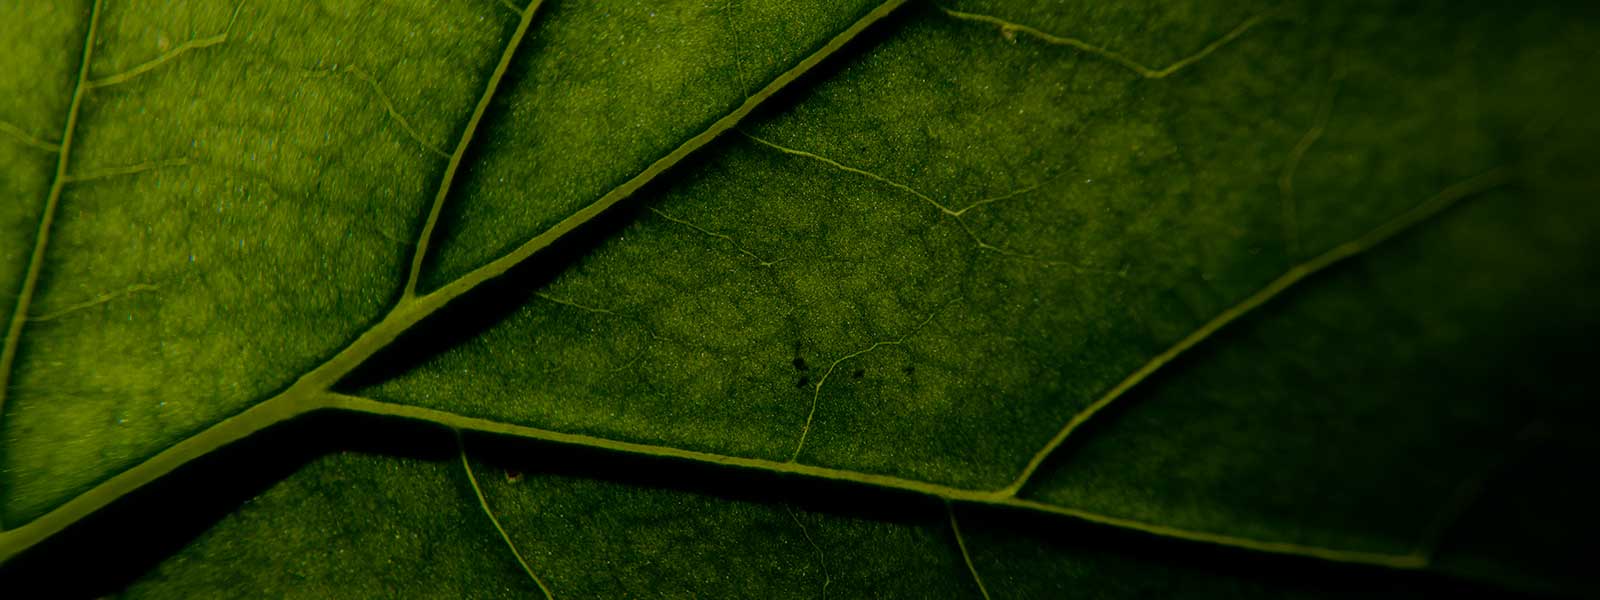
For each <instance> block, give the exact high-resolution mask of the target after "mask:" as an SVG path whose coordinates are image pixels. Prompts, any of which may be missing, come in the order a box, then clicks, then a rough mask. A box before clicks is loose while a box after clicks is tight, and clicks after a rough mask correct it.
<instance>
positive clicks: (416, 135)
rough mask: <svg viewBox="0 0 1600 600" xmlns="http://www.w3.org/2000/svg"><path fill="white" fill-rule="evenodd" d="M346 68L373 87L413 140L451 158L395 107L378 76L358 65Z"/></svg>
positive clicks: (393, 117)
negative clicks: (380, 83)
mask: <svg viewBox="0 0 1600 600" xmlns="http://www.w3.org/2000/svg"><path fill="white" fill-rule="evenodd" d="M345 70H346V71H348V72H349V73H350V74H351V75H353V76H355V78H356V79H360V80H361V81H363V82H365V83H366V84H367V85H368V86H369V87H371V88H372V92H373V93H374V94H376V95H377V96H378V100H379V101H381V102H383V110H385V111H388V113H389V118H391V119H394V121H395V123H398V124H400V129H402V130H404V131H405V132H406V135H408V136H411V139H412V141H415V142H416V143H417V144H418V145H420V146H422V147H423V148H425V149H427V151H429V152H432V153H434V154H437V155H439V156H442V157H445V158H450V154H449V153H447V152H445V151H443V150H440V149H439V147H438V146H435V145H433V144H432V143H431V142H429V141H428V140H427V138H425V137H423V135H422V132H420V131H417V128H416V127H413V126H412V125H411V122H410V121H408V120H406V117H405V115H402V114H400V109H398V108H395V106H394V101H393V100H390V99H389V95H388V94H385V93H384V92H383V86H380V85H378V80H377V79H376V78H374V77H373V76H372V75H369V74H368V73H367V72H366V71H363V70H361V68H360V67H356V66H354V65H351V66H349V67H346V68H345Z"/></svg>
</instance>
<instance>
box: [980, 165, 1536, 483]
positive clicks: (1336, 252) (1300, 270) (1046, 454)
mask: <svg viewBox="0 0 1600 600" xmlns="http://www.w3.org/2000/svg"><path fill="white" fill-rule="evenodd" d="M1510 176H1511V172H1510V170H1508V169H1506V168H1496V169H1492V170H1489V171H1487V172H1484V173H1481V174H1479V175H1476V176H1474V177H1471V178H1469V179H1466V180H1464V181H1461V182H1458V183H1455V184H1453V185H1451V186H1449V187H1447V188H1445V189H1444V190H1443V191H1440V192H1439V193H1438V194H1436V195H1434V196H1433V197H1432V198H1429V199H1428V200H1426V201H1424V202H1422V203H1421V204H1418V205H1417V206H1414V207H1412V208H1411V209H1410V210H1407V211H1405V212H1403V213H1401V214H1400V215H1399V216H1396V217H1394V218H1393V219H1390V220H1389V221H1386V222H1384V223H1383V224H1381V225H1379V226H1377V227H1375V228H1373V229H1372V230H1371V231H1368V232H1367V233H1366V234H1364V235H1362V236H1361V237H1358V238H1356V239H1353V240H1350V241H1348V242H1345V243H1343V244H1339V245H1338V246H1334V247H1333V248H1331V249H1329V250H1328V251H1326V252H1323V253H1322V254H1320V255H1318V256H1316V257H1314V258H1312V259H1310V260H1307V261H1305V262H1302V263H1300V264H1297V265H1295V266H1293V267H1291V268H1290V269H1289V270H1288V271H1286V272H1284V274H1283V275H1280V276H1278V278H1277V279H1273V280H1272V281H1271V282H1269V283H1267V285H1266V286H1265V287H1262V288H1261V289H1259V290H1257V291H1256V292H1255V293H1253V294H1251V295H1249V296H1247V297H1245V299H1244V300H1241V301H1239V303H1238V304H1235V305H1233V306H1230V307H1228V308H1227V309H1226V310H1223V311H1222V312H1221V313H1218V314H1217V316H1215V317H1212V318H1211V320H1210V321H1206V322H1205V323H1204V324H1203V325H1201V326H1200V327H1199V328H1198V329H1195V330H1194V331H1192V332H1190V333H1189V335H1186V336H1184V337H1183V339H1180V340H1178V342H1177V343H1175V344H1173V345H1172V346H1171V347H1169V348H1167V349H1166V350H1164V351H1162V352H1161V353H1160V354H1157V355H1155V356H1154V357H1152V358H1151V359H1150V360H1149V361H1147V362H1145V364H1144V365H1142V366H1140V367H1139V368H1138V369H1137V370H1135V371H1134V372H1133V373H1131V374H1129V375H1128V376H1127V377H1125V378H1123V379H1122V381H1120V382H1118V383H1117V384H1116V385H1115V386H1112V388H1111V389H1110V390H1108V391H1106V393H1105V394H1103V395H1101V396H1100V397H1099V398H1098V399H1096V400H1095V401H1094V402H1093V403H1091V404H1089V406H1087V407H1085V408H1084V409H1083V410H1081V411H1079V412H1078V413H1077V414H1075V415H1073V416H1072V418H1071V419H1069V420H1068V421H1067V423H1066V425H1063V426H1062V427H1061V430H1060V431H1058V432H1056V434H1055V436H1054V437H1052V438H1051V439H1050V441H1049V442H1047V443H1046V444H1045V445H1044V447H1043V448H1040V449H1039V451H1038V452H1036V453H1035V454H1034V456H1033V458H1032V459H1030V460H1029V461H1028V464H1027V466H1025V467H1023V469H1022V472H1021V473H1019V474H1018V475H1017V477H1016V479H1015V480H1013V481H1012V482H1011V484H1010V485H1008V486H1006V487H1005V488H1004V489H1003V490H1002V491H1003V492H1004V493H1006V494H1007V495H1010V496H1016V495H1017V493H1018V492H1020V491H1021V490H1022V486H1024V485H1027V483H1028V480H1029V479H1030V478H1032V477H1033V474H1034V473H1035V472H1036V471H1038V470H1039V467H1040V466H1042V465H1044V462H1045V460H1047V459H1048V458H1050V455H1051V454H1052V453H1054V452H1055V450H1056V448H1059V447H1061V444H1062V443H1063V442H1066V440H1067V438H1068V437H1069V436H1071V435H1072V433H1073V432H1075V431H1077V430H1078V428H1079V427H1081V426H1083V424H1084V423H1086V422H1088V421H1089V419H1091V418H1093V417H1094V416H1095V414H1097V413H1099V412H1100V411H1101V410H1103V409H1105V408H1106V407H1107V406H1110V405H1111V404H1112V403H1114V402H1116V401H1117V399H1119V398H1122V397H1123V396H1124V395H1126V394H1127V392H1128V391H1129V390H1131V389H1133V388H1134V387H1135V386H1137V385H1139V384H1140V383H1141V382H1143V381H1144V380H1146V379H1149V378H1150V376H1151V375H1154V374H1155V373H1156V372H1157V371H1160V370H1161V368H1162V367H1164V366H1166V365H1167V364H1168V363H1170V362H1172V361H1173V359H1176V358H1177V357H1178V356H1179V355H1182V354H1183V353H1184V352H1187V351H1188V350H1189V349H1190V348H1193V347H1195V346H1196V345H1199V344H1200V343H1201V342H1203V341H1205V340H1207V339H1209V338H1210V337H1211V336H1212V335H1213V334H1215V333H1216V332H1217V331H1219V330H1221V329H1222V328H1224V327H1227V326H1228V325H1229V324H1230V323H1233V322H1234V321H1237V320H1239V318H1241V317H1243V316H1245V315H1247V314H1250V313H1251V312H1254V311H1255V309H1257V308H1260V307H1261V306H1262V305H1264V304H1266V303H1267V302H1269V301H1271V300H1272V299H1273V298H1277V297H1278V296H1280V295H1282V294H1283V292H1284V291H1286V290H1288V289H1289V288H1291V287H1293V286H1294V285H1295V284H1297V283H1299V282H1301V281H1303V280H1305V279H1306V278H1307V277H1310V276H1311V275H1314V274H1316V273H1318V272H1321V271H1323V270H1324V269H1327V268H1328V267H1331V266H1333V265H1335V264H1338V263H1340V262H1343V261H1345V260H1347V259H1349V258H1351V257H1354V256H1356V255H1359V254H1361V253H1363V252H1366V251H1368V250H1371V249H1372V248H1374V247H1376V246H1378V245H1379V244H1382V243H1383V242H1386V241H1388V240H1390V239H1392V238H1394V237H1395V236H1396V235H1399V234H1400V233H1402V232H1404V231H1406V230H1407V229H1410V228H1412V227H1414V226H1416V225H1417V224H1419V223H1422V222H1423V221H1426V220H1428V219H1429V218H1430V217H1433V216H1435V215H1437V214H1439V213H1440V212H1443V211H1444V210H1445V209H1447V208H1450V207H1451V206H1453V205H1455V204H1456V203H1457V202H1459V201H1460V200H1461V199H1463V198H1467V197H1469V196H1472V195H1474V194H1477V193H1479V192H1483V191H1485V190H1488V189H1491V188H1494V187H1497V186H1499V185H1502V184H1504V183H1505V182H1506V181H1508V180H1509V179H1510Z"/></svg>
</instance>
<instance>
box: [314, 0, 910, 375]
mask: <svg viewBox="0 0 1600 600" xmlns="http://www.w3.org/2000/svg"><path fill="white" fill-rule="evenodd" d="M930 10H933V9H932V8H931V7H917V6H910V7H905V8H903V9H901V10H899V11H897V12H895V13H894V14H892V15H890V16H888V17H886V18H884V19H883V20H882V21H879V22H877V23H875V24H874V25H873V26H872V27H869V28H868V29H867V30H865V31H863V32H862V33H861V34H860V35H858V36H857V37H856V38H855V39H853V40H851V41H850V43H848V44H847V45H845V47H843V48H841V49H840V50H839V51H837V52H835V53H834V54H833V55H832V56H830V57H829V58H828V59H827V60H824V61H822V62H821V63H820V64H818V65H817V66H816V67H813V68H812V69H811V70H810V71H809V72H807V73H806V74H804V75H802V76H801V77H800V78H799V79H797V80H795V81H794V82H793V83H791V84H790V85H788V86H787V87H785V88H784V89H783V90H781V91H780V92H778V93H777V94H774V95H773V96H772V97H771V98H769V99H767V100H766V101H765V102H764V103H763V104H762V105H761V107H759V108H757V109H756V110H755V111H753V112H752V113H751V114H750V115H748V116H747V117H746V118H745V119H744V120H743V121H742V122H741V123H752V122H758V121H761V120H764V119H767V118H770V117H772V116H774V115H778V114H782V113H784V112H786V111H788V110H790V109H791V108H793V107H794V106H795V105H796V104H797V103H799V102H800V101H801V100H803V99H804V98H805V96H806V95H807V94H809V93H810V90H811V88H812V86H814V85H816V84H817V83H818V82H821V81H827V80H828V79H830V78H833V77H834V76H835V75H837V74H838V73H839V71H840V70H841V69H843V68H845V67H846V66H847V65H848V64H849V62H850V57H851V56H853V55H855V54H858V53H860V52H861V51H862V50H863V49H866V48H871V47H873V46H876V45H878V44H879V43H881V42H883V41H884V40H886V39H889V38H890V37H892V36H893V35H894V34H895V32H896V31H897V30H899V29H900V28H901V27H903V26H904V24H905V23H906V22H907V21H908V20H909V19H913V18H918V17H919V16H925V13H926V11H930ZM523 76H524V75H523V74H520V73H518V72H517V71H515V70H513V71H512V72H508V73H507V74H506V79H505V80H504V81H503V82H502V83H501V85H502V86H512V85H516V84H517V81H518V80H519V78H520V77H523ZM504 110H505V109H504V107H501V106H498V105H491V106H490V108H489V111H488V112H487V113H486V114H485V115H484V123H485V124H486V125H488V124H492V123H493V121H494V119H497V118H502V117H501V116H500V113H501V112H503V111H504ZM707 125H708V126H709V123H708V124H707ZM738 130H739V127H738V126H735V127H734V128H733V129H732V130H729V131H726V132H724V133H723V134H722V135H721V136H719V137H718V138H717V139H715V140H712V141H711V142H709V143H707V144H706V145H705V146H703V147H701V148H700V149H699V150H697V151H695V152H694V153H692V154H690V155H689V156H688V157H686V158H684V159H683V160H682V161H680V162H679V163H677V164H676V165H673V166H672V167H671V168H670V169H668V170H666V171H664V172H662V173H661V174H660V175H658V176H657V177H655V178H654V179H653V180H651V181H650V182H649V183H648V184H646V185H645V186H644V187H642V188H640V189H639V190H638V191H637V192H635V193H634V194H633V195H632V196H630V197H628V198H625V199H623V200H622V201H621V202H618V203H617V204H616V205H615V206H613V207H611V209H609V210H607V211H605V212H604V213H601V214H600V216H598V217H595V218H594V219H592V220H590V221H588V222H587V223H584V224H583V225H581V226H579V227H578V228H576V229H574V230H572V231H571V232H569V233H567V235H565V236H562V237H561V238H560V239H559V240H557V241H556V242H555V243H553V244H552V245H550V246H549V247H547V248H545V249H543V250H541V251H539V252H538V253H536V254H534V255H533V256H531V257H529V258H528V259H527V260H525V261H523V262H522V263H521V264H519V265H517V266H516V267H513V268H512V269H511V270H509V271H506V272H505V273H504V274H503V275H501V276H499V277H496V278H494V279H491V280H489V281H486V282H484V283H483V284H481V285H479V286H478V287H477V288H476V289H474V290H472V291H471V292H468V293H467V294H465V295H463V296H462V297H460V298H457V299H456V300H455V301H454V302H452V303H450V304H449V305H447V306H445V307H444V308H442V309H440V310H439V311H438V312H437V313H435V314H433V315H432V316H430V317H428V318H427V319H425V320H423V321H422V322H421V323H418V324H417V325H416V326H414V327H412V328H411V329H410V330H409V331H407V332H406V333H405V334H403V335H402V336H401V337H400V339H398V340H396V341H395V342H394V343H393V344H390V345H389V346H388V347H387V348H385V349H384V350H383V351H381V352H379V353H378V354H377V355H376V356H374V357H373V358H372V359H369V360H368V361H367V362H366V363H365V364H364V365H363V366H362V367H361V368H358V369H357V370H356V371H354V372H352V373H351V374H350V375H349V376H347V377H346V378H345V379H344V381H342V382H341V383H340V384H339V386H338V389H340V390H342V391H354V390H359V389H362V388H364V387H367V386H371V385H375V384H378V383H381V382H383V381H385V380H387V379H389V378H391V377H393V376H395V375H397V374H400V373H404V372H406V371H409V370H411V369H414V368H416V367H417V366H418V365H420V364H422V363H424V362H426V361H427V360H428V359H430V358H432V357H433V356H436V355H438V354H440V353H442V352H444V351H447V350H449V349H450V348H453V347H455V346H457V345H459V344H461V343H464V342H466V341H467V340H470V339H472V338H473V337H476V336H477V335H479V334H481V333H482V332H483V331H485V330H487V329H488V328H490V327H493V326H494V325H495V324H496V323H499V322H500V321H502V320H504V319H506V318H507V317H508V316H510V315H511V314H512V313H513V312H515V311H516V310H517V309H518V308H519V307H522V306H524V305H526V304H528V303H530V302H532V301H533V300H534V294H535V293H536V292H538V291H539V290H541V289H543V288H545V287H546V286H548V285H549V284H550V282H551V281H553V280H554V279H555V278H556V277H558V276H560V275H561V273H563V272H565V271H567V270H568V269H571V268H572V267H573V266H575V265H577V264H580V263H581V262H582V261H583V260H584V259H585V258H586V257H588V256H589V255H590V254H592V253H593V252H594V250H595V249H596V248H598V247H600V246H601V245H603V244H605V243H606V242H608V241H609V240H611V239H614V238H615V237H616V236H617V235H618V234H619V233H621V232H622V231H623V230H624V229H626V228H627V227H628V226H629V225H632V224H633V223H634V222H635V221H636V220H638V218H639V216H640V215H641V214H643V213H644V212H645V211H646V210H647V207H649V206H650V205H651V204H652V203H654V202H656V201H657V199H658V198H659V197H660V196H661V195H662V194H663V193H665V192H666V191H668V190H670V189H672V188H673V187H674V186H676V185H678V184H679V183H680V182H682V181H683V180H684V179H686V178H688V177H692V174H693V173H695V172H697V171H699V170H700V169H701V168H702V167H704V166H705V165H707V164H709V163H711V162H713V161H715V160H716V159H717V157H718V156H719V155H721V154H722V152H723V150H724V149H725V148H727V147H728V145H729V144H741V143H747V142H746V141H745V140H744V139H742V136H740V135H739V133H738ZM481 151H482V150H481V149H479V148H478V147H477V146H474V147H472V148H469V149H468V151H467V155H466V156H465V158H464V160H463V164H464V165H465V164H471V161H473V160H474V158H475V157H476V156H477V153H478V152H481ZM619 183H621V182H619ZM452 210H456V209H455V208H452V205H450V204H449V203H448V202H447V203H446V205H445V207H444V212H443V213H442V214H441V216H440V219H439V222H438V224H437V225H436V229H435V231H434V240H436V241H437V240H446V239H449V237H450V233H449V231H448V229H449V227H451V223H452V222H453V221H454V219H453V218H452V217H451V214H452V212H451V211H452ZM507 250H508V251H509V249H507ZM433 254H434V255H437V252H435V253H433ZM429 264H430V265H431V262H430V263H429ZM425 268H431V267H425Z"/></svg>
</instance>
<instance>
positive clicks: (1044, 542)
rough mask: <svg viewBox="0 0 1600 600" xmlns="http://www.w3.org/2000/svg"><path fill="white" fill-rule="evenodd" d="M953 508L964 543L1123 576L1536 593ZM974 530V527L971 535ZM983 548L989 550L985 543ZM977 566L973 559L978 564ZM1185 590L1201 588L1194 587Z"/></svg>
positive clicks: (1337, 589)
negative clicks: (1038, 551)
mask: <svg viewBox="0 0 1600 600" xmlns="http://www.w3.org/2000/svg"><path fill="white" fill-rule="evenodd" d="M958 510H959V511H960V512H959V513H958V514H959V515H960V519H961V527H962V530H963V532H964V533H965V534H966V536H967V540H968V544H974V542H973V539H974V537H978V538H979V539H981V540H983V541H982V542H979V543H978V544H974V545H975V546H977V545H982V544H992V543H994V542H996V541H999V543H1001V544H1014V545H1017V546H1023V547H1027V548H1040V547H1044V548H1050V549H1051V552H1052V554H1053V555H1057V556H1061V557H1064V558H1068V557H1069V558H1070V559H1072V560H1081V561H1084V562H1085V563H1088V564H1090V565H1095V564H1096V563H1099V564H1100V566H1101V570H1103V571H1110V572H1112V573H1117V572H1120V571H1127V572H1126V573H1125V574H1123V576H1125V577H1126V578H1129V579H1136V578H1139V577H1144V576H1148V577H1151V578H1153V579H1172V580H1176V581H1179V582H1182V581H1185V580H1195V581H1199V580H1202V579H1210V578H1216V577H1220V578H1225V579H1237V580H1239V581H1241V582H1244V583H1245V584H1246V585H1247V586H1249V587H1254V586H1261V587H1265V588H1267V589H1273V590H1282V591H1283V593H1284V594H1285V595H1289V594H1291V593H1294V594H1295V595H1296V597H1299V594H1303V593H1322V594H1336V595H1348V596H1350V597H1374V596H1380V597H1393V596H1395V595H1400V596H1401V597H1420V598H1481V597H1498V598H1535V597H1538V596H1530V595H1524V594H1520V593H1516V592H1511V591H1508V590H1504V589H1494V588H1486V587H1485V586H1484V585H1483V584H1479V583H1472V582H1467V581H1464V580H1461V579H1456V578H1452V577H1450V576H1447V575H1443V574H1440V573H1438V572H1432V571H1407V570H1396V569H1388V568H1383V567H1374V566H1368V565H1356V564H1347V563H1335V562H1329V561H1323V560H1315V559H1308V558H1304V557H1299V556H1290V555H1278V554H1268V553H1263V552H1254V551H1249V550H1243V549H1239V548H1231V547H1227V546H1217V545H1212V544H1206V543H1200V542H1191V541H1186V540H1179V539H1173V538H1166V537H1160V536H1156V535H1150V534H1146V533H1143V532H1138V531H1130V530H1124V529H1117V528H1114V527H1107V526H1103V525H1098V524H1094V523H1088V522H1083V521H1076V520H1072V519H1067V518H1052V517H1050V516H1042V515H1039V514H1036V513H1031V512H1027V511H1022V510H1010V509H1006V508H1000V507H987V506H977V507H974V506H962V507H960V508H958ZM975 532H978V533H979V535H978V536H975V535H974V533H975ZM985 551H989V552H992V547H991V548H988V549H986V550H985ZM980 556H981V555H980ZM983 566H984V565H982V564H981V561H980V564H979V569H980V570H982V569H983ZM1106 576H1110V577H1114V576H1117V575H1110V574H1108V575H1106ZM1130 589H1131V587H1130ZM1193 593H1197V594H1200V595H1204V593H1203V592H1201V590H1200V589H1199V588H1197V589H1196V590H1194V592H1193Z"/></svg>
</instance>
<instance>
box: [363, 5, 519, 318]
mask: <svg viewBox="0 0 1600 600" xmlns="http://www.w3.org/2000/svg"><path fill="white" fill-rule="evenodd" d="M543 2H544V0H533V4H531V5H529V6H528V8H527V9H525V10H523V11H522V12H521V13H520V15H519V18H518V20H517V29H516V31H515V32H512V34H511V39H510V40H509V41H507V42H506V49H505V51H503V52H501V53H500V62H499V63H498V64H496V65H495V67H494V73H493V74H491V75H490V76H489V82H488V83H487V84H485V85H484V89H483V95H482V96H480V97H479V98H478V105H477V106H476V107H474V108H473V109H472V118H471V119H468V120H467V125H466V127H464V128H462V130H461V139H459V140H456V149H455V151H454V152H452V153H450V162H449V164H448V166H446V167H445V169H444V176H443V177H441V178H440V179H439V189H438V191H437V192H435V193H434V195H433V205H432V206H430V207H429V208H428V218H427V220H426V221H424V222H423V224H422V233H421V234H420V235H418V236H417V251H416V253H415V254H413V255H412V257H411V269H410V271H408V272H407V273H406V287H405V290H404V291H403V292H402V293H401V294H402V295H401V298H402V302H404V301H407V300H410V299H411V298H412V297H414V296H416V293H417V279H418V278H419V277H421V276H422V261H423V259H425V258H427V256H428V243H429V241H430V240H432V239H433V230H434V228H435V227H436V226H437V225H438V223H439V213H440V211H442V210H443V209H444V201H445V198H446V197H448V196H449V195H450V186H451V184H452V183H454V182H455V179H456V172H457V171H458V170H459V169H460V168H461V160H462V158H463V157H465V156H466V155H467V148H468V147H469V146H471V145H472V136H473V135H474V134H476V133H477V131H478V124H479V123H481V122H482V121H483V113H485V112H487V111H488V110H489V103H490V102H491V101H493V100H494V98H495V92H496V91H498V90H499V88H500V81H501V80H502V79H504V78H505V75H506V70H507V69H509V68H510V67H511V58H512V57H513V56H515V55H516V53H517V48H518V47H520V46H522V39H523V37H525V36H526V35H527V34H528V26H529V25H532V24H533V16H534V14H536V13H538V12H539V5H540V4H542V3H543ZM370 82H371V81H370V80H369V83H370ZM373 85H374V87H376V84H373ZM379 93H380V94H381V93H382V90H379ZM384 101H385V102H386V103H387V102H388V97H387V96H385V97H384ZM390 113H391V114H396V116H398V114H397V113H395V111H394V110H393V108H390ZM401 125H403V126H406V127H407V128H408V129H409V125H408V124H407V123H405V121H403V120H402V121H401ZM424 145H425V146H426V143H424Z"/></svg>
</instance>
